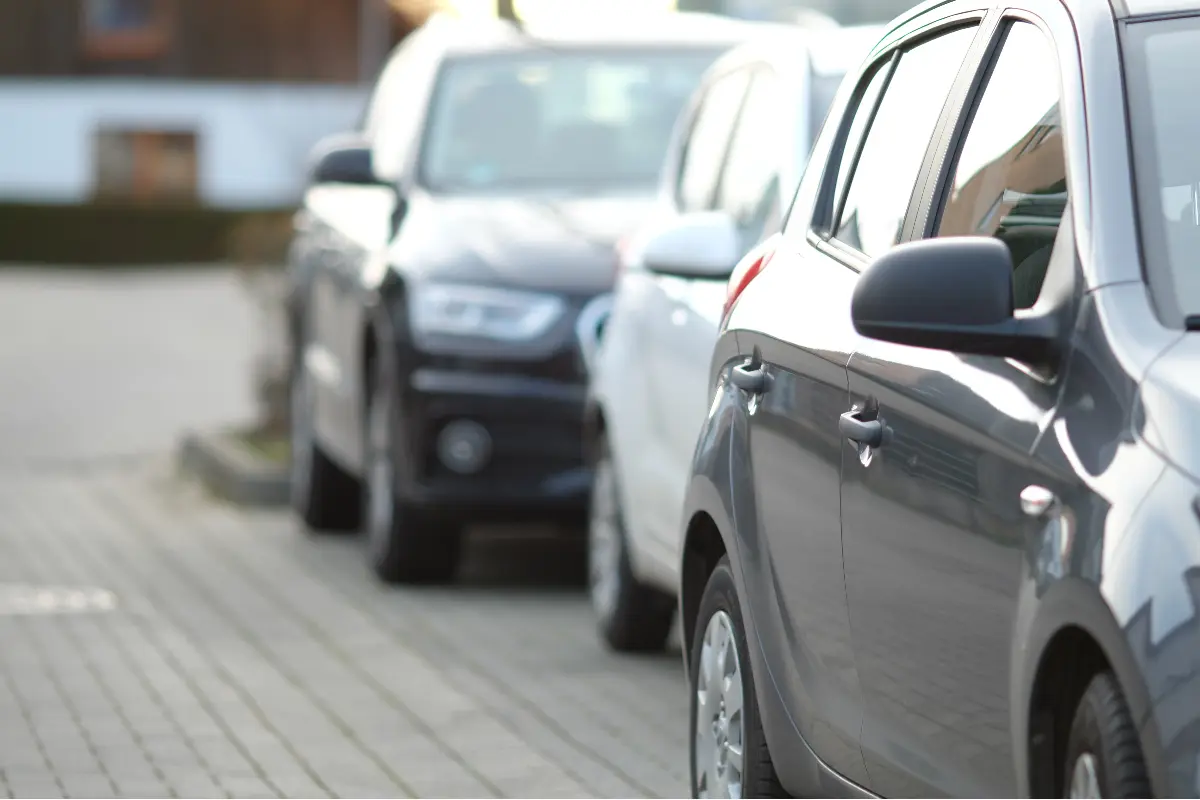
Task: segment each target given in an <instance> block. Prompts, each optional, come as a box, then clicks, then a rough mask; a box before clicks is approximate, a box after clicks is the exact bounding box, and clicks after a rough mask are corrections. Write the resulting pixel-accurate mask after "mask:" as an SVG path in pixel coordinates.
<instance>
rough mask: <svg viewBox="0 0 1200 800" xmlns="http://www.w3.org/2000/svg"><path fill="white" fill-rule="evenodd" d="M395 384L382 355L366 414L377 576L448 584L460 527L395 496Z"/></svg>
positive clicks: (367, 509) (368, 502)
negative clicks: (419, 511) (418, 510)
mask: <svg viewBox="0 0 1200 800" xmlns="http://www.w3.org/2000/svg"><path fill="white" fill-rule="evenodd" d="M394 391H395V382H394V381H393V380H391V377H390V374H389V373H388V371H387V369H386V366H385V365H384V363H383V359H382V358H380V359H377V360H376V362H375V365H374V369H373V371H372V379H371V387H370V392H369V394H368V401H367V414H366V418H367V420H366V435H365V437H364V439H365V443H366V469H365V480H364V481H363V499H362V503H363V519H364V523H365V526H366V535H367V552H368V558H369V560H370V563H371V567H372V569H373V570H374V571H375V574H376V575H377V576H378V577H379V578H380V579H381V580H383V581H385V582H387V583H445V582H448V581H450V580H452V579H453V578H454V575H455V573H456V572H457V571H458V563H459V556H460V553H461V550H462V538H463V534H462V529H461V528H460V527H458V526H455V525H451V524H448V523H444V522H438V521H436V520H431V519H428V518H425V517H424V516H422V515H419V514H416V513H414V512H413V511H411V510H409V509H405V508H404V507H403V505H402V504H401V503H400V502H399V501H398V500H397V498H396V491H395V486H396V480H395V476H396V469H395V457H396V455H395V453H396V448H395V446H394V441H395V439H394V434H395V430H396V409H395V403H394V400H393V398H394V396H395V395H394Z"/></svg>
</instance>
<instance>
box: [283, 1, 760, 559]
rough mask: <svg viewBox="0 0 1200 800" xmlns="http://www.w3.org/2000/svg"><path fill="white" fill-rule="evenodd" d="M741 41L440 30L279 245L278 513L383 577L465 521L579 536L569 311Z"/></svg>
mask: <svg viewBox="0 0 1200 800" xmlns="http://www.w3.org/2000/svg"><path fill="white" fill-rule="evenodd" d="M752 28H753V25H751V24H750V23H744V22H736V21H733V20H726V19H722V18H720V17H713V16H705V15H682V16H680V17H678V18H668V19H667V21H665V22H663V23H656V22H653V21H647V22H645V23H644V24H641V25H639V26H638V27H637V29H636V30H625V31H621V30H617V29H615V27H614V28H613V29H605V28H604V27H603V26H601V25H598V24H594V23H593V24H589V25H588V27H587V30H585V31H579V30H568V29H561V30H556V31H552V32H546V31H539V30H537V29H534V28H527V29H525V30H520V29H518V28H516V27H515V26H512V25H509V24H507V23H503V22H499V21H495V22H488V23H472V22H466V21H453V20H451V21H440V22H438V23H436V24H431V25H430V26H428V27H427V28H423V29H421V30H420V31H418V32H417V33H415V34H413V35H412V36H411V37H409V38H408V39H406V40H405V42H403V43H402V44H401V45H400V46H399V48H398V49H397V50H396V52H395V53H394V55H393V56H392V57H391V59H390V60H389V62H388V64H387V65H386V67H385V69H384V71H383V73H382V74H381V77H380V79H379V83H378V85H377V86H376V87H375V90H374V94H373V99H372V100H371V104H370V108H369V109H368V111H367V114H366V116H365V119H364V123H363V126H362V129H361V130H359V131H357V132H355V133H352V134H347V135H343V136H341V137H339V138H336V139H333V140H330V141H327V142H325V143H323V144H322V146H321V148H320V149H319V150H318V152H317V153H316V154H315V156H314V167H313V174H312V180H311V186H310V188H309V189H308V190H307V192H306V195H305V199H304V210H305V212H306V213H305V214H304V215H302V216H301V217H300V220H301V221H302V223H303V225H304V227H302V228H301V229H299V230H298V232H297V241H296V243H295V246H294V247H293V256H294V269H293V274H294V275H295V287H296V291H295V293H294V303H293V306H292V307H293V309H294V311H295V317H294V319H295V325H294V338H295V340H296V342H297V346H296V347H295V359H296V366H295V368H294V369H293V372H294V379H293V381H292V410H291V416H292V446H293V451H294V462H293V474H294V477H293V505H294V507H295V510H296V512H297V513H298V514H299V516H300V517H301V519H302V520H303V521H304V522H305V523H306V525H307V526H308V527H310V528H312V529H317V530H327V529H329V530H337V529H354V528H356V527H358V526H359V525H360V523H361V525H362V526H363V527H364V528H365V531H366V534H367V536H366V538H367V541H368V552H369V557H370V562H371V564H372V566H373V567H374V569H375V571H376V572H377V573H378V575H379V576H380V577H381V578H383V579H384V580H388V581H441V580H447V579H449V578H450V577H452V576H453V574H454V571H455V568H456V565H457V562H458V557H459V550H460V543H461V539H462V531H463V528H464V526H466V525H468V524H470V523H474V522H478V521H488V522H493V521H500V520H503V519H506V518H508V519H520V520H525V519H536V520H547V521H555V520H568V521H575V520H578V521H579V522H582V520H583V518H584V513H585V508H586V502H587V498H588V492H589V486H590V473H589V471H588V469H587V468H586V465H585V464H584V462H583V457H582V452H581V451H582V446H581V427H582V416H583V415H582V409H583V398H584V391H585V387H584V376H583V374H582V371H581V369H580V365H579V363H578V359H577V353H576V348H575V345H574V322H575V316H576V315H577V313H578V312H579V309H580V308H581V307H582V306H583V305H584V304H585V303H586V302H587V301H588V300H589V299H590V298H592V297H593V296H594V295H596V294H598V293H601V292H606V291H608V290H609V289H610V288H611V286H612V280H613V265H612V244H613V242H614V241H615V240H616V239H617V238H618V237H620V236H622V235H624V234H626V233H627V232H628V231H629V229H630V228H631V226H632V225H634V224H636V223H637V222H638V221H639V220H640V219H641V218H642V217H643V216H644V215H645V213H646V212H647V209H648V208H649V207H650V206H651V204H652V202H653V199H654V191H655V187H656V181H657V177H658V172H659V168H660V165H661V163H662V158H663V153H664V152H665V150H666V148H667V145H668V143H669V139H670V135H671V131H672V128H673V125H674V120H675V117H676V116H677V115H678V113H679V110H680V108H681V107H682V106H683V105H684V103H685V102H686V101H687V98H688V96H689V95H690V94H691V92H692V91H693V89H694V88H695V86H696V85H697V83H698V82H699V80H700V78H701V76H702V75H703V73H704V71H705V70H706V69H707V68H708V67H709V66H710V65H711V64H712V62H713V61H714V60H715V59H716V58H717V57H719V55H720V54H721V53H723V52H724V51H725V50H727V49H728V48H729V47H730V46H732V45H734V44H736V43H737V42H739V41H741V40H742V39H743V38H744V36H745V35H746V34H745V33H744V31H746V30H748V29H752Z"/></svg>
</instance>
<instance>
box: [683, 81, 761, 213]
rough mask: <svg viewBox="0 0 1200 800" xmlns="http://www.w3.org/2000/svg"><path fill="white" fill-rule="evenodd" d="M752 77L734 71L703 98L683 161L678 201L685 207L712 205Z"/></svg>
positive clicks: (697, 208) (714, 84)
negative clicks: (747, 86)
mask: <svg viewBox="0 0 1200 800" xmlns="http://www.w3.org/2000/svg"><path fill="white" fill-rule="evenodd" d="M749 80H750V76H749V74H748V73H746V72H745V71H739V72H732V73H730V74H728V75H726V76H724V77H722V78H719V79H717V81H716V82H715V83H713V84H712V85H711V86H710V87H709V88H708V91H707V92H706V93H705V95H704V98H703V99H702V100H701V101H700V107H699V109H698V110H697V111H696V116H695V120H694V121H693V123H692V129H691V131H690V133H689V134H688V139H687V143H686V144H685V145H684V151H683V161H682V163H681V165H680V171H679V186H678V190H677V201H678V203H679V207H680V209H681V210H683V211H704V210H707V209H710V208H712V204H713V199H714V192H715V191H716V188H717V178H718V176H719V175H720V172H721V165H722V164H723V163H724V161H725V150H726V148H727V147H728V145H729V137H730V135H731V134H732V133H733V124H734V122H735V121H736V120H737V116H738V109H739V108H740V107H741V105H742V100H743V99H744V97H745V95H746V85H747V83H748V81H749Z"/></svg>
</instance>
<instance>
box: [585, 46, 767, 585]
mask: <svg viewBox="0 0 1200 800" xmlns="http://www.w3.org/2000/svg"><path fill="white" fill-rule="evenodd" d="M749 80H750V75H749V73H748V71H747V70H746V69H734V70H732V71H729V72H725V73H724V74H721V75H719V76H716V77H715V78H714V79H713V80H712V82H711V83H710V84H709V85H708V87H707V88H706V89H705V90H704V93H703V95H702V97H701V99H700V102H699V104H698V106H697V107H696V111H695V116H694V118H693V122H692V124H691V127H690V129H689V130H688V133H687V138H686V140H685V142H684V143H683V146H682V148H681V156H680V163H679V172H678V175H677V179H676V184H675V187H674V192H673V194H674V203H673V205H674V208H673V214H674V215H678V214H687V213H691V212H696V211H708V210H711V209H712V207H713V202H714V197H715V193H716V190H717V182H718V179H719V177H720V174H721V167H722V166H723V165H724V163H725V157H726V153H727V151H728V149H729V142H730V138H731V136H732V134H733V128H734V125H735V123H736V121H737V118H738V113H739V111H740V109H741V107H742V102H743V100H744V99H745V95H746V87H747V86H748V84H749ZM632 281H637V282H638V283H640V284H642V285H641V287H640V288H641V290H640V291H636V292H635V291H634V287H631V286H628V285H623V286H622V297H621V302H622V303H625V302H626V301H627V298H628V297H631V296H632V295H634V294H636V295H637V298H638V302H639V304H640V308H639V313H637V315H636V319H637V320H638V323H639V324H638V330H637V333H636V335H637V344H636V347H637V349H638V350H639V351H640V353H641V356H640V358H639V363H638V364H637V365H636V367H635V368H636V369H638V370H640V373H641V377H642V380H644V382H645V384H644V385H645V392H646V393H645V401H644V403H643V404H642V407H641V409H639V410H636V411H633V410H631V412H630V413H635V414H639V416H640V419H641V422H642V424H641V425H639V426H637V427H638V428H640V430H639V431H638V432H637V434H636V435H633V434H631V435H630V437H629V440H628V441H626V442H620V443H618V444H617V447H618V448H619V449H620V452H621V453H622V454H624V460H623V462H622V463H621V464H620V465H619V466H620V469H621V471H622V474H624V475H628V476H629V478H628V479H626V480H625V481H624V483H623V492H624V493H625V494H626V499H627V501H628V502H627V503H626V505H625V507H626V508H627V509H636V510H634V511H632V515H633V516H635V517H640V519H638V520H637V522H636V523H635V522H634V521H632V520H631V521H630V523H629V524H630V526H631V527H633V526H634V525H635V524H636V525H637V526H638V528H637V530H639V531H640V532H644V533H645V538H646V542H647V544H648V545H649V546H650V547H652V548H653V549H654V551H655V552H656V554H657V556H658V558H656V561H658V562H659V563H660V564H661V565H663V566H664V568H667V569H669V570H670V571H671V572H670V573H668V574H673V571H674V565H675V563H676V555H677V553H676V549H675V547H674V546H673V543H674V542H675V541H676V540H677V538H678V536H679V532H678V527H679V514H680V511H681V510H682V508H683V488H684V484H685V483H686V480H687V475H688V468H689V466H690V464H691V457H692V449H693V448H694V446H695V444H696V439H695V437H696V433H697V431H698V430H699V426H700V423H701V422H702V421H703V418H704V399H703V398H704V397H705V395H707V393H708V391H707V390H708V387H707V381H708V374H707V369H708V359H709V356H710V355H711V352H712V350H711V343H710V345H709V348H708V349H707V350H705V349H704V345H703V339H696V338H695V337H694V336H693V334H695V333H696V330H695V328H694V326H696V325H699V324H701V323H700V319H699V318H698V317H696V316H695V315H693V314H692V313H691V312H690V311H689V301H690V293H691V289H690V284H691V283H692V282H691V281H690V280H689V279H687V278H683V277H679V276H674V275H663V274H659V273H652V272H648V271H645V270H641V271H639V272H638V273H637V274H632V273H631V274H629V275H626V276H624V278H623V279H622V282H623V284H627V283H629V282H632ZM721 286H722V287H723V284H721ZM719 308H720V307H719V306H718V313H719ZM616 313H625V312H624V310H623V309H618V310H617V312H616ZM605 346H606V347H607V343H606V345H605ZM674 359H692V360H697V359H698V362H697V364H698V366H697V370H696V374H698V375H701V376H702V379H701V382H702V385H701V386H700V388H699V390H698V392H697V394H695V395H688V394H685V391H686V390H685V389H684V387H681V386H677V385H674V384H673V383H672V382H671V381H672V379H673V378H674V377H676V372H675V365H674V364H672V363H671V362H672V361H673V360H674ZM693 383H694V381H693ZM691 397H694V398H695V399H694V400H689V398H691ZM689 402H691V403H693V404H694V405H696V406H697V407H695V408H693V409H692V411H691V413H688V411H687V406H686V405H684V408H683V410H681V409H680V405H681V404H687V403H689ZM681 418H682V419H689V420H695V427H694V428H692V429H691V433H690V434H689V435H690V441H689V442H688V443H687V444H686V445H682V444H681V441H682V440H683V439H684V438H687V436H685V435H684V434H681V433H680V431H681V430H684V429H687V428H689V427H690V423H687V422H681V421H680V419H681ZM682 449H685V450H686V455H683V456H681V450H682ZM627 465H628V466H627Z"/></svg>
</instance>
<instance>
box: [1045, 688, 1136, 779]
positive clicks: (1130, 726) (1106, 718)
mask: <svg viewBox="0 0 1200 800" xmlns="http://www.w3.org/2000/svg"><path fill="white" fill-rule="evenodd" d="M1064 766H1065V770H1064V772H1063V777H1064V781H1063V783H1064V792H1063V796H1064V797H1151V796H1152V795H1151V793H1150V779H1149V777H1148V773H1147V771H1146V761H1145V759H1144V757H1143V756H1142V746H1141V743H1140V742H1139V740H1138V732H1137V726H1136V725H1135V724H1134V721H1133V715H1132V714H1130V712H1129V706H1128V705H1127V704H1126V702H1125V696H1124V694H1122V692H1121V687H1120V686H1119V685H1118V684H1117V680H1116V678H1115V677H1114V676H1113V674H1112V673H1111V672H1101V673H1100V674H1098V675H1096V677H1094V678H1092V681H1091V683H1089V684H1088V687H1087V689H1086V690H1085V691H1084V693H1083V698H1082V699H1081V700H1080V701H1079V705H1078V707H1077V708H1076V710H1075V718H1074V721H1073V722H1072V723H1071V733H1070V736H1069V737H1068V738H1067V759H1066V763H1065V765H1064Z"/></svg>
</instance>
